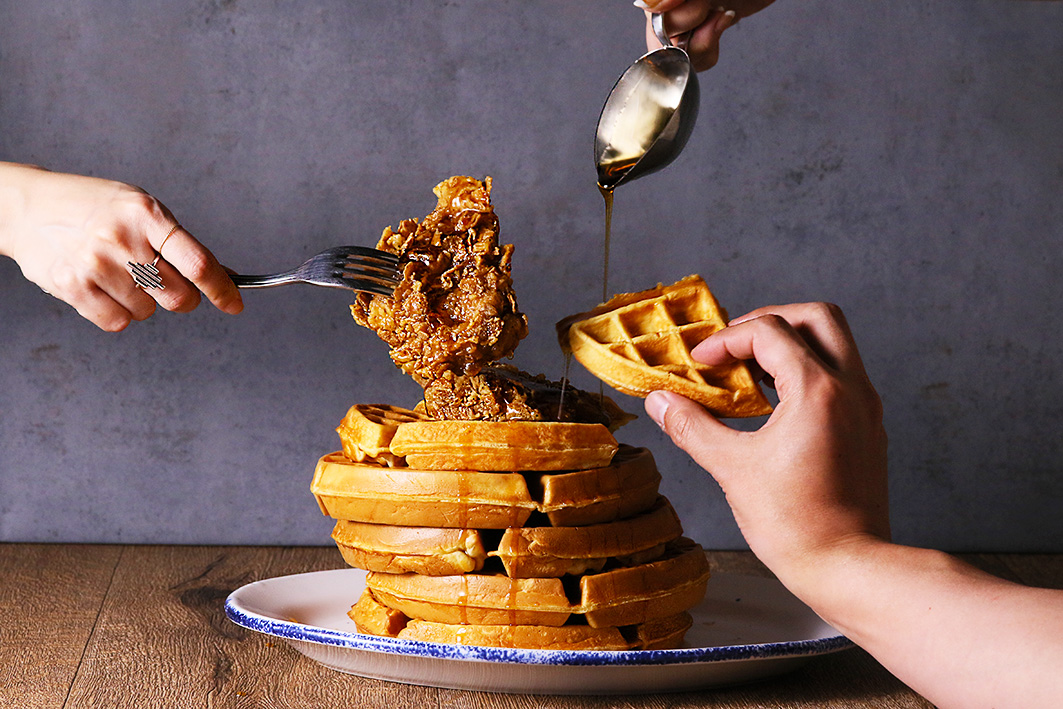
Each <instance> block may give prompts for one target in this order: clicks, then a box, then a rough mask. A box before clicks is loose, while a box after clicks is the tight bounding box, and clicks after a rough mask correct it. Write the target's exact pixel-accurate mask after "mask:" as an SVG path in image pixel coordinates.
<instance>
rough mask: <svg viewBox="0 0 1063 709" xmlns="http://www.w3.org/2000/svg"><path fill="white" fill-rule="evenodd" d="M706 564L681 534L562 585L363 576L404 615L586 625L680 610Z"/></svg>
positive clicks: (704, 575) (694, 597)
mask: <svg viewBox="0 0 1063 709" xmlns="http://www.w3.org/2000/svg"><path fill="white" fill-rule="evenodd" d="M708 579H709V567H708V562H707V561H706V559H705V553H704V551H702V549H701V547H700V546H698V545H697V544H695V543H694V542H692V541H690V540H689V539H686V538H680V539H679V540H677V541H675V542H672V543H671V544H669V545H668V549H667V551H666V553H665V555H664V556H663V557H661V558H660V559H657V560H656V561H651V562H648V563H645V564H639V565H636V566H628V567H618V568H615V569H611V570H608V571H603V572H601V573H597V574H589V575H585V576H582V577H580V578H579V580H578V587H577V588H573V589H572V590H571V593H573V597H572V598H570V597H569V590H568V589H566V586H565V583H564V582H563V581H562V579H559V578H528V579H514V578H509V577H507V576H505V575H502V574H476V573H470V574H461V575H457V576H421V575H418V574H381V573H375V572H370V573H369V574H367V575H366V586H367V588H369V589H370V590H371V591H372V592H373V596H374V597H375V598H376V599H377V600H378V601H379V602H380V603H382V604H384V605H386V606H388V607H389V608H392V609H394V610H397V611H399V612H401V613H402V614H404V615H406V616H407V617H409V618H417V619H420V620H427V621H431V622H435V623H458V624H461V625H546V626H561V625H564V624H565V623H566V622H569V620H570V618H571V617H572V616H574V615H579V616H582V620H583V621H585V622H586V624H587V625H590V626H591V627H592V628H600V627H607V626H622V625H634V624H637V623H644V622H646V621H647V620H651V619H654V618H663V617H666V616H670V615H675V614H677V613H681V612H683V611H685V610H688V609H689V608H691V607H693V606H694V605H696V604H697V603H698V602H699V601H700V600H701V598H702V596H704V594H705V586H706V583H707V582H708Z"/></svg>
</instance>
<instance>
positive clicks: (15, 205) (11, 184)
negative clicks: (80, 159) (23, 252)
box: [0, 162, 46, 258]
mask: <svg viewBox="0 0 1063 709" xmlns="http://www.w3.org/2000/svg"><path fill="white" fill-rule="evenodd" d="M45 172H46V171H45V170H43V169H42V168H39V167H35V166H33V165H20V164H18V163H12V162H0V256H7V257H9V258H14V257H15V240H16V238H17V235H18V231H19V229H20V228H21V227H20V222H21V221H22V219H23V217H24V215H25V212H26V205H27V203H28V201H29V193H30V190H32V188H33V183H35V182H36V181H37V178H38V176H39V175H40V174H41V173H45Z"/></svg>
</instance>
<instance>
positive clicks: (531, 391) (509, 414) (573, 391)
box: [424, 364, 635, 431]
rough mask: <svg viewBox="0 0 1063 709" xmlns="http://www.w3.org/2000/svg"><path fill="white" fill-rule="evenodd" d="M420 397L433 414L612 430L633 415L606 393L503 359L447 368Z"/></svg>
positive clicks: (426, 411) (439, 417) (427, 412)
mask: <svg viewBox="0 0 1063 709" xmlns="http://www.w3.org/2000/svg"><path fill="white" fill-rule="evenodd" d="M424 402H425V413H426V414H428V415H429V416H431V417H432V418H435V419H457V420H473V421H475V420H483V421H564V422H568V423H600V424H603V425H604V426H606V427H607V428H609V430H610V431H615V430H616V429H617V428H619V427H620V426H622V425H624V424H625V423H627V422H628V421H630V420H632V419H633V418H635V417H634V416H632V415H631V414H628V413H626V412H625V411H623V410H622V409H621V408H620V407H619V406H617V405H616V404H615V403H614V402H613V400H612V399H610V398H609V397H607V396H604V395H599V394H591V393H588V392H585V391H582V390H580V389H577V388H575V387H573V386H571V385H568V384H567V383H566V384H564V385H563V384H562V383H561V382H553V381H550V380H549V379H547V378H546V377H545V376H544V375H542V374H539V375H531V374H528V373H527V372H522V371H521V370H519V369H517V368H516V367H513V366H511V365H507V364H493V365H490V366H487V367H484V368H483V369H482V370H481V371H480V372H479V373H478V374H473V375H456V374H453V373H452V372H448V373H446V374H445V375H443V376H442V377H440V378H438V379H435V380H433V381H432V382H429V383H428V385H426V386H425V389H424Z"/></svg>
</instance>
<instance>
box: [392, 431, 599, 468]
mask: <svg viewBox="0 0 1063 709" xmlns="http://www.w3.org/2000/svg"><path fill="white" fill-rule="evenodd" d="M616 450H617V442H616V439H615V438H613V434H611V433H609V429H608V428H606V427H605V426H603V425H601V424H597V423H559V422H555V421H413V422H410V423H403V424H400V425H399V427H398V430H397V431H395V435H394V437H393V438H392V440H391V452H392V453H394V454H395V455H399V456H403V457H404V458H406V463H407V464H408V465H410V466H411V467H417V468H422V469H425V470H485V471H493V470H515V471H521V470H579V469H582V468H597V467H601V466H604V465H608V464H609V461H611V460H612V458H613V454H615V453H616Z"/></svg>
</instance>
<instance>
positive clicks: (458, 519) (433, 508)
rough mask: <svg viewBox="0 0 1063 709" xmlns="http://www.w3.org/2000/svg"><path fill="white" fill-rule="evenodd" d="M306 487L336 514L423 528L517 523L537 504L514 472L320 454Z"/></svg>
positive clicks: (326, 509)
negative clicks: (395, 465)
mask: <svg viewBox="0 0 1063 709" xmlns="http://www.w3.org/2000/svg"><path fill="white" fill-rule="evenodd" d="M310 491H311V492H313V493H314V496H315V497H316V498H317V502H318V506H319V507H320V508H321V512H322V513H324V514H326V515H328V516H330V517H332V518H334V519H346V520H354V521H358V522H373V523H377V524H399V525H414V526H423V527H457V528H459V529H469V528H474V529H505V528H506V527H520V526H523V525H524V523H525V522H526V521H527V519H528V517H529V515H531V513H532V512H533V511H535V509H536V508H537V505H536V503H535V501H534V500H533V499H532V497H531V493H530V492H529V491H528V483H527V482H526V481H525V479H524V477H523V476H521V475H518V474H516V473H481V472H475V471H467V470H457V471H451V470H415V469H413V468H387V467H383V466H381V465H373V464H367V463H355V462H352V461H351V460H349V459H348V458H347V457H346V456H344V455H343V454H342V453H330V454H328V455H326V456H323V457H322V458H321V459H320V460H319V461H318V464H317V469H316V470H315V471H314V479H313V481H312V482H311V484H310Z"/></svg>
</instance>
